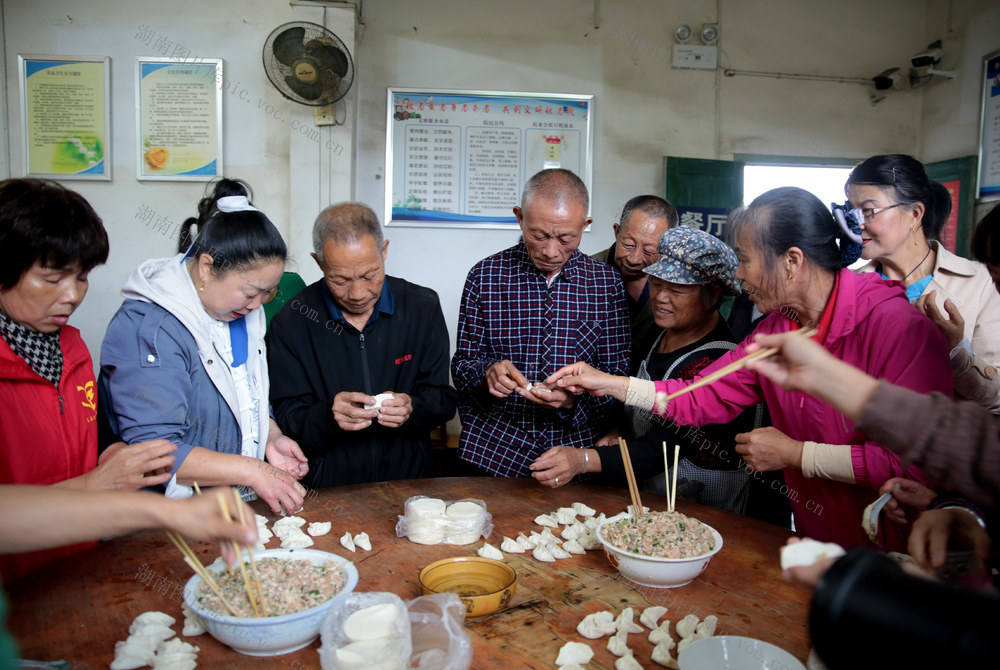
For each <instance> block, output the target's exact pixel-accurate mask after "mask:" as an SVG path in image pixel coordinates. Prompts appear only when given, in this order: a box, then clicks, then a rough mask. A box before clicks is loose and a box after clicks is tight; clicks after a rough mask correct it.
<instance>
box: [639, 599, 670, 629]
mask: <svg viewBox="0 0 1000 670" xmlns="http://www.w3.org/2000/svg"><path fill="white" fill-rule="evenodd" d="M666 613H667V608H666V607H660V606H659V605H653V606H652V607H647V608H646V609H644V610H643V611H642V614H641V615H640V616H639V623H641V624H642V625H643V626H645V627H646V628H648V629H649V630H655V629H656V626H657V622H658V621H659V620H660V617H662V616H663V615H664V614H666Z"/></svg>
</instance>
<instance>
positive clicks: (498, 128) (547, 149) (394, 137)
mask: <svg viewBox="0 0 1000 670" xmlns="http://www.w3.org/2000/svg"><path fill="white" fill-rule="evenodd" d="M387 107H388V110H387V115H386V149H385V154H386V156H385V161H386V163H385V164H386V182H387V183H386V185H385V212H386V225H392V226H425V227H443V228H512V227H516V226H517V219H516V218H515V217H514V214H513V212H512V208H513V207H514V206H515V205H517V204H518V201H519V200H520V197H521V188H522V187H523V185H524V183H525V182H526V181H527V180H528V178H529V177H531V176H532V175H533V174H535V173H536V172H538V171H539V170H543V169H546V168H564V169H567V170H570V171H572V172H573V173H575V174H576V175H578V176H579V177H580V178H581V179H582V180H583V182H584V183H585V184H586V185H587V188H588V189H589V188H590V180H591V168H592V155H591V146H592V144H593V118H594V96H592V95H562V94H554V93H509V92H498V91H453V90H443V89H434V90H430V89H403V88H390V89H389V92H388V105H387Z"/></svg>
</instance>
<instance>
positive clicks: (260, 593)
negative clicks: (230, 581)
mask: <svg viewBox="0 0 1000 670" xmlns="http://www.w3.org/2000/svg"><path fill="white" fill-rule="evenodd" d="M233 494H235V495H236V498H237V500H239V501H240V502H239V504H237V507H236V509H237V510H238V511H239V513H240V525H241V526H242V525H243V524H244V523H246V516H245V515H244V514H243V504H242V503H243V499H242V497H240V492H239V490H238V489H235V488H234V489H233ZM247 556H249V557H250V572H252V573H253V580H254V585H255V586H256V587H257V596H258V597H257V602H258V603H260V609H261V611H262V612H263V613H264V616H271V615H270V614H269V613H268V611H267V605H266V604H265V603H264V589H263V588H261V585H260V574H259V573H258V572H257V561H255V560H254V557H253V550H252V549H251V548H250V547H247Z"/></svg>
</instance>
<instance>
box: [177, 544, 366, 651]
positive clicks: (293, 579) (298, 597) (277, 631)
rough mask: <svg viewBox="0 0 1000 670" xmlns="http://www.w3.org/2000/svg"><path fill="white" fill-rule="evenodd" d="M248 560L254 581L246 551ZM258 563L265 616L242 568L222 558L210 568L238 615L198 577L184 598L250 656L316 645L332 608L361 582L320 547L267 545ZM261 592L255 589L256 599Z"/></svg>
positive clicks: (211, 628)
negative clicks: (250, 593) (249, 590)
mask: <svg viewBox="0 0 1000 670" xmlns="http://www.w3.org/2000/svg"><path fill="white" fill-rule="evenodd" d="M244 561H245V564H244V567H245V568H246V573H247V576H248V577H250V582H251V584H252V583H253V582H254V580H253V571H252V569H251V566H250V563H249V561H248V560H247V559H246V555H245V554H244ZM254 561H255V562H256V567H257V575H258V576H259V578H260V586H261V591H262V593H263V596H264V599H263V600H264V602H263V607H261V603H260V602H257V605H258V610H259V611H260V613H261V616H258V614H257V613H256V612H255V611H254V609H253V604H251V602H250V599H249V596H248V595H247V589H246V585H245V583H244V581H243V574H242V572H241V570H240V568H239V566H236V567H234V568H233V570H232V572H229V571H227V570H226V566H225V565H224V564H223V563H222V561H221V560H220V561H216V562H215V563H213V564H212V565H210V566H207V569H208V571H209V572H211V573H212V577H213V578H214V579H215V581H216V584H218V586H219V589H220V590H221V591H222V595H223V597H224V598H225V600H226V602H228V603H229V604H230V605H231V606H232V608H233V609H234V610H235V611H236V614H237V615H238V616H233V615H232V614H231V613H230V611H229V609H228V608H227V607H226V605H224V604H223V602H222V600H221V599H220V598H219V596H218V594H216V593H215V591H214V590H212V588H210V587H209V585H208V584H206V583H205V582H204V581H203V580H202V579H201V577H199V576H198V575H195V576H193V577H191V579H189V580H188V582H187V584H186V585H185V587H184V602H185V603H186V604H187V606H188V607H190V608H191V609H192V610H193V611H194V612H195V614H197V615H198V616H200V617H201V619H202V620H203V621H204V622H205V628H206V629H208V632H209V633H211V635H212V637H214V638H215V639H217V640H219V641H220V642H222V643H223V644H226V645H229V646H230V647H232V648H233V649H235V650H236V651H238V652H240V653H242V654H248V655H250V656H277V655H279V654H287V653H289V652H292V651H295V650H297V649H301V648H302V647H305V646H306V645H308V644H310V643H311V642H312V641H313V640H315V639H316V638H317V637H318V636H319V627H320V624H321V623H322V622H323V619H325V618H326V615H327V613H328V612H329V611H330V608H331V607H333V605H334V604H335V603H336V602H338V601H339V600H341V599H343V598H346V597H347V596H348V595H349V594H350V593H351V592H352V591H353V590H354V587H355V586H357V584H358V571H357V569H356V568H355V567H354V564H353V563H351V562H350V561H348V560H346V559H344V558H341V557H340V556H337V555H336V554H331V553H328V552H325V551H318V550H316V549H266V550H264V551H257V552H254ZM258 596H259V594H258V593H257V591H256V589H255V590H254V599H255V601H257V600H258ZM264 611H266V613H267V615H266V616H264V615H263V614H264Z"/></svg>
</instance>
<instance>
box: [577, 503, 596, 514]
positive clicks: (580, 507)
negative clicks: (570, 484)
mask: <svg viewBox="0 0 1000 670" xmlns="http://www.w3.org/2000/svg"><path fill="white" fill-rule="evenodd" d="M573 510H574V511H575V512H576V513H577V514H579V515H580V516H594V515H595V514H597V512H596V511H595V510H594V508H593V507H588V506H587V505H586V504H584V503H581V502H575V503H573Z"/></svg>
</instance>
